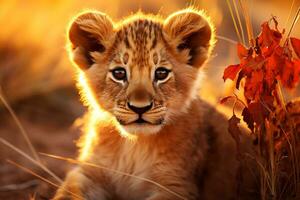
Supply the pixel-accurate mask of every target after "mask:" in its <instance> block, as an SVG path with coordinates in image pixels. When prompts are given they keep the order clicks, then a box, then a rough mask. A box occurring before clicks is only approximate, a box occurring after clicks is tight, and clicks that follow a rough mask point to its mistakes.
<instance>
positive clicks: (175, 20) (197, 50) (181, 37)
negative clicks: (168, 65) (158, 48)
mask: <svg viewBox="0 0 300 200" xmlns="http://www.w3.org/2000/svg"><path fill="white" fill-rule="evenodd" d="M163 29H164V33H165V36H166V40H167V42H168V43H169V44H170V45H171V46H172V47H174V48H175V49H176V51H177V53H178V54H179V56H180V59H181V60H182V61H184V62H186V63H187V64H189V65H192V66H194V67H200V66H201V65H202V64H203V63H204V62H205V61H206V59H207V58H208V56H209V54H210V52H211V49H212V46H213V42H214V36H213V34H214V29H213V26H212V25H211V23H210V22H209V20H208V18H207V17H206V16H205V15H204V14H203V12H202V11H197V10H194V9H185V10H182V11H179V12H176V13H174V14H171V15H170V16H169V17H168V18H167V19H166V20H165V22H164V25H163Z"/></svg>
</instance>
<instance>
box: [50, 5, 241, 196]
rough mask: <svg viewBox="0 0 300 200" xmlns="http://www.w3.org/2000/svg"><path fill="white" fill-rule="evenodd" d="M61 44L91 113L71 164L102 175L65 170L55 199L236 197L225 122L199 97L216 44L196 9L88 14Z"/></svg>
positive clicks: (205, 19)
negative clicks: (163, 14) (114, 16)
mask: <svg viewBox="0 0 300 200" xmlns="http://www.w3.org/2000/svg"><path fill="white" fill-rule="evenodd" d="M68 38H69V45H70V55H71V57H72V61H73V62H74V63H75V65H76V66H77V70H78V79H77V80H78V84H79V87H80V89H81V91H80V92H81V94H82V96H83V98H84V101H85V102H86V103H87V104H88V105H89V107H90V111H89V113H88V114H87V115H88V116H87V117H86V118H85V123H86V124H87V125H86V131H84V132H85V134H84V136H83V137H82V139H81V141H80V145H81V155H80V157H79V160H80V161H83V162H86V163H92V164H94V165H97V166H100V167H95V166H94V167H93V166H89V165H85V164H82V165H80V166H78V167H77V168H75V169H74V170H72V171H71V172H69V173H68V175H67V177H66V180H65V182H64V184H63V185H62V186H61V188H60V189H59V190H58V192H57V194H56V196H55V197H54V199H55V200H62V199H64V200H65V199H88V200H109V199H114V200H116V199H123V200H176V199H188V200H195V199H234V198H235V196H236V191H237V183H236V180H237V179H236V175H237V171H238V170H237V169H238V166H239V164H238V161H237V160H236V152H235V149H236V147H235V143H234V141H233V139H232V138H231V136H230V134H229V133H228V132H227V126H228V125H227V120H226V119H225V118H224V117H223V116H222V115H221V114H219V113H218V112H217V111H216V110H215V109H214V108H213V107H211V106H210V105H208V104H207V103H205V102H204V101H202V100H201V99H200V98H199V97H198V88H199V85H200V84H201V82H199V81H200V79H201V75H202V72H201V71H202V70H201V69H202V68H201V66H202V65H203V64H204V63H205V61H206V60H207V58H208V57H209V55H210V53H211V50H212V47H213V45H214V42H215V41H214V28H213V26H212V24H211V22H210V21H209V18H208V17H207V16H206V15H204V14H203V12H202V11H198V10H195V9H191V8H188V9H184V10H181V11H179V12H176V13H174V14H172V15H170V16H169V17H167V18H166V19H162V18H160V17H159V16H152V15H144V14H142V13H138V14H135V15H133V16H130V17H129V18H127V19H125V20H124V21H122V22H119V23H114V22H113V21H112V20H111V19H110V18H109V17H108V16H107V15H105V14H103V13H100V12H86V13H83V14H80V15H79V16H77V17H76V18H75V19H74V21H72V22H71V25H70V28H69V31H68ZM124 173H127V174H131V175H132V176H127V175H124Z"/></svg>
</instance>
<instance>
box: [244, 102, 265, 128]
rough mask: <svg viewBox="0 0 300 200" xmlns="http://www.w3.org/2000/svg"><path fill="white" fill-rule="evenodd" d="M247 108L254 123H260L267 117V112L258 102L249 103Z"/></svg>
mask: <svg viewBox="0 0 300 200" xmlns="http://www.w3.org/2000/svg"><path fill="white" fill-rule="evenodd" d="M248 109H249V113H250V114H251V116H252V119H253V121H254V122H255V123H256V124H258V125H262V124H264V123H265V119H266V118H267V117H268V115H269V112H268V110H267V109H266V108H265V107H264V106H263V105H262V104H261V103H260V102H254V103H250V104H249V105H248Z"/></svg>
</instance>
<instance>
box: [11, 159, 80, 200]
mask: <svg viewBox="0 0 300 200" xmlns="http://www.w3.org/2000/svg"><path fill="white" fill-rule="evenodd" d="M7 162H8V163H10V164H12V165H14V166H16V167H18V168H20V169H22V170H23V171H25V172H27V173H29V174H31V175H33V176H35V177H37V178H39V179H41V180H42V181H44V182H46V183H48V184H50V185H52V186H54V187H55V188H59V185H58V184H56V183H53V182H52V181H50V180H48V179H46V178H44V177H42V176H41V175H38V174H37V173H35V172H34V171H32V170H30V169H28V168H26V167H24V166H21V165H20V164H18V163H16V162H14V161H11V160H7ZM64 191H66V192H68V193H69V194H71V195H73V196H74V197H76V198H79V199H82V200H84V199H83V198H82V197H81V196H78V195H77V194H75V193H73V192H71V191H68V190H66V189H64Z"/></svg>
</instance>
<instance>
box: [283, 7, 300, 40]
mask: <svg viewBox="0 0 300 200" xmlns="http://www.w3.org/2000/svg"><path fill="white" fill-rule="evenodd" d="M299 15H300V7H299V8H298V10H297V12H296V15H295V17H294V19H293V23H292V26H291V28H290V30H289V33H288V34H287V40H286V41H288V38H289V37H290V35H291V33H292V31H293V29H294V27H295V25H296V23H297V21H298V19H299Z"/></svg>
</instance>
